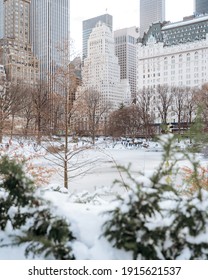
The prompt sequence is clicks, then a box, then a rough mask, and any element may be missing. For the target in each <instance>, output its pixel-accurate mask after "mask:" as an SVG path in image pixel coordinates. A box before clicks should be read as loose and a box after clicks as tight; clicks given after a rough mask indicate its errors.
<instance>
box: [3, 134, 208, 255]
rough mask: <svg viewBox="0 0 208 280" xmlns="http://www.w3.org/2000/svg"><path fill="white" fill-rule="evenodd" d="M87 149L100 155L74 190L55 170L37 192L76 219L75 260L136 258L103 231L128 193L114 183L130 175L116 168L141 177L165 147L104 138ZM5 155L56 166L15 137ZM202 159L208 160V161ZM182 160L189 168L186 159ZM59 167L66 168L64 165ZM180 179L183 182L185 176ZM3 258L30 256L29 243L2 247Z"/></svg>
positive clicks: (57, 211)
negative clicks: (131, 144)
mask: <svg viewBox="0 0 208 280" xmlns="http://www.w3.org/2000/svg"><path fill="white" fill-rule="evenodd" d="M6 142H7V139H6V140H5V143H6ZM80 145H81V144H80ZM85 153H86V154H85V156H86V157H87V158H94V159H96V160H95V161H94V162H93V163H92V166H91V169H90V170H89V171H88V172H87V174H85V176H81V177H77V178H74V179H73V180H72V181H71V180H70V182H69V189H68V190H66V189H64V188H63V178H62V177H61V176H60V174H58V173H57V172H54V173H53V174H52V176H51V178H50V179H49V182H48V183H47V184H45V185H44V186H41V187H39V188H38V193H39V195H41V196H42V197H44V198H46V199H47V200H49V201H51V202H52V203H53V205H54V206H55V208H54V210H53V211H54V213H55V214H57V215H60V216H62V217H64V218H65V219H66V220H67V221H69V222H70V223H71V225H72V230H73V233H74V234H75V236H76V237H77V240H76V241H74V242H73V252H74V255H75V257H76V259H78V260H84V259H88V260H96V259H97V260H104V259H105V260H110V259H117V260H119V259H131V258H132V255H131V253H129V252H125V251H122V250H117V249H115V248H112V246H111V245H110V244H109V242H108V241H107V240H106V239H105V238H104V237H103V236H102V232H101V229H102V225H103V223H104V221H105V220H106V219H107V216H106V215H105V214H104V212H105V211H106V210H110V209H113V207H114V205H115V203H116V201H115V200H116V197H117V195H118V194H123V193H125V192H127V190H126V189H125V188H123V187H121V186H119V185H118V184H117V185H114V184H113V182H114V181H115V180H121V181H122V180H124V181H125V182H126V181H127V180H128V179H127V177H126V174H125V173H123V172H120V171H119V170H118V168H117V166H119V165H121V166H126V167H127V166H128V164H131V173H132V174H133V175H134V176H139V173H138V172H143V173H145V174H146V175H148V174H151V173H152V172H153V171H154V170H155V169H156V168H157V167H158V165H159V163H160V160H161V156H162V151H161V149H160V148H159V147H158V145H157V144H156V143H149V147H148V148H144V147H141V146H140V147H126V146H124V145H122V144H121V143H117V144H115V143H111V142H109V143H106V142H101V143H99V144H98V146H97V148H94V149H93V150H89V151H87V152H85ZM4 154H8V155H9V156H11V157H20V155H22V154H23V155H24V156H25V157H26V158H27V160H28V162H29V161H31V163H33V164H34V165H35V166H43V167H44V168H46V169H47V168H49V169H51V168H54V164H52V162H51V160H48V159H51V158H50V157H51V155H47V154H46V152H45V150H44V149H42V148H40V149H37V147H34V145H33V143H29V142H24V143H23V144H22V143H19V142H16V141H15V140H13V142H12V143H10V146H9V147H8V148H7V149H5V148H4V147H2V148H1V156H2V155H4ZM203 162H204V164H206V163H207V162H206V160H203ZM180 164H181V165H184V166H185V165H186V162H182V163H180ZM59 171H60V172H61V169H59ZM178 180H179V181H180V178H178ZM10 230H11V229H10V228H9V227H8V228H7V229H6V233H7V234H9V233H10ZM1 238H5V243H6V242H7V241H8V240H7V236H6V235H5V234H3V233H1V232H0V239H1ZM0 259H1V260H10V259H13V260H15V259H22V260H23V259H25V256H24V246H21V247H19V248H16V247H3V248H1V249H0Z"/></svg>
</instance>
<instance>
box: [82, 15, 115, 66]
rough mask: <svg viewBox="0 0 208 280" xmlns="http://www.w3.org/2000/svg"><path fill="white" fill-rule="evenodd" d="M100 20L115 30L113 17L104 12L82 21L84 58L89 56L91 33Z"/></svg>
mask: <svg viewBox="0 0 208 280" xmlns="http://www.w3.org/2000/svg"><path fill="white" fill-rule="evenodd" d="M98 22H103V23H105V24H106V25H107V26H108V27H109V28H110V30H111V31H112V30H113V17H112V16H111V15H109V14H104V15H101V16H97V17H94V18H90V19H87V20H84V21H83V22H82V60H83V61H84V59H85V58H86V57H87V48H88V39H89V37H90V34H91V32H92V30H93V28H95V26H96V24H97V23H98Z"/></svg>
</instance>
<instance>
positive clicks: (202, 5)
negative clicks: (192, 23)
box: [195, 0, 208, 14]
mask: <svg viewBox="0 0 208 280" xmlns="http://www.w3.org/2000/svg"><path fill="white" fill-rule="evenodd" d="M195 13H196V14H205V13H206V14H208V0H195Z"/></svg>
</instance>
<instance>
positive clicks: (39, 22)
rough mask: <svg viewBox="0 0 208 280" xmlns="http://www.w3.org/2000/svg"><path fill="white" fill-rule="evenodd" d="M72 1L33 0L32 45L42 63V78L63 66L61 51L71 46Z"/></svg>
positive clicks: (44, 78) (45, 78)
mask: <svg viewBox="0 0 208 280" xmlns="http://www.w3.org/2000/svg"><path fill="white" fill-rule="evenodd" d="M69 23H70V0H31V32H30V33H31V43H32V48H33V52H34V54H35V55H36V56H37V58H38V59H39V61H40V77H41V79H42V80H47V77H48V76H49V75H51V74H53V73H54V71H55V69H56V67H57V66H61V65H62V61H63V53H61V51H60V50H63V49H65V48H66V46H68V47H69V44H70V24H69Z"/></svg>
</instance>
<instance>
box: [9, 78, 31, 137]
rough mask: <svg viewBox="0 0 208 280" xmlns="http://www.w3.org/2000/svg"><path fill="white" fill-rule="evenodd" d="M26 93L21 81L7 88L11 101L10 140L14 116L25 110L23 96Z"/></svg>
mask: <svg viewBox="0 0 208 280" xmlns="http://www.w3.org/2000/svg"><path fill="white" fill-rule="evenodd" d="M26 93H27V86H26V85H25V84H23V83H21V81H18V83H15V84H14V83H11V84H10V86H9V87H8V93H7V94H9V96H10V97H11V99H12V103H11V132H10V137H11V139H12V137H13V130H14V120H15V116H19V115H20V112H21V111H22V110H24V109H25V106H26V103H25V102H24V101H25V96H26Z"/></svg>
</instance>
